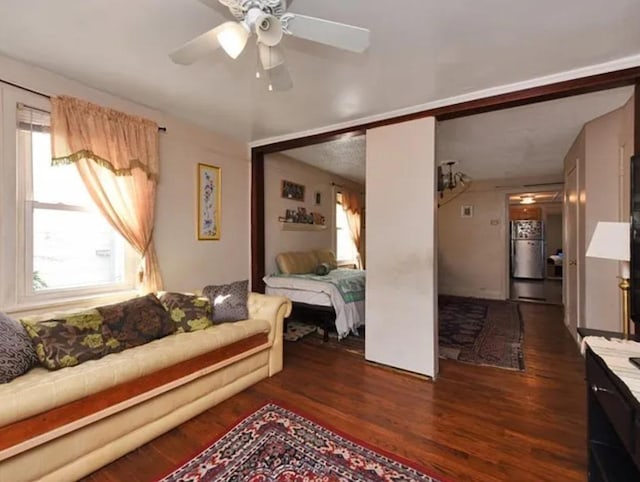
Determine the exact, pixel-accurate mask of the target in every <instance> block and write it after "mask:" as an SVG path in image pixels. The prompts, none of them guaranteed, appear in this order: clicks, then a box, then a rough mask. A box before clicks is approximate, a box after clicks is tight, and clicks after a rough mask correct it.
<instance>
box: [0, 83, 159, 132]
mask: <svg viewBox="0 0 640 482" xmlns="http://www.w3.org/2000/svg"><path fill="white" fill-rule="evenodd" d="M0 82H2V83H3V84H7V85H10V86H11V87H16V88H17V89H22V90H26V91H27V92H31V93H32V94H36V95H39V96H40V97H46V98H47V99H51V96H50V95H49V94H45V93H44V92H38V91H37V90H33V89H29V88H28V87H25V86H23V85H18V84H14V83H13V82H9V81H8V80H4V79H0ZM158 130H159V131H160V132H167V128H166V127H158Z"/></svg>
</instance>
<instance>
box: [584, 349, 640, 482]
mask: <svg viewBox="0 0 640 482" xmlns="http://www.w3.org/2000/svg"><path fill="white" fill-rule="evenodd" d="M586 368H587V369H586V372H587V408H588V414H589V415H588V416H589V421H588V449H589V469H588V470H589V476H588V480H589V481H590V482H600V481H610V482H626V481H629V482H632V481H640V403H638V400H636V398H635V397H634V396H633V394H632V393H631V392H630V391H629V389H628V388H627V386H626V385H625V384H624V383H623V382H622V380H620V378H618V377H617V376H616V375H615V374H614V373H613V372H612V371H611V370H610V369H609V368H608V367H607V365H606V364H605V363H604V361H603V360H602V359H601V358H600V357H599V356H598V355H596V354H595V353H593V352H592V351H591V350H590V349H587V354H586Z"/></svg>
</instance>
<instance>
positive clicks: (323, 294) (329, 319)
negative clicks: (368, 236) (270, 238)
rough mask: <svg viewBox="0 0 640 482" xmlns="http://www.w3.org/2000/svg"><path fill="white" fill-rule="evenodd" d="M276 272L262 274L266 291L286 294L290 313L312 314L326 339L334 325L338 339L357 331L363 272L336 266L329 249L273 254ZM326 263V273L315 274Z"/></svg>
mask: <svg viewBox="0 0 640 482" xmlns="http://www.w3.org/2000/svg"><path fill="white" fill-rule="evenodd" d="M276 263H277V265H278V269H279V273H276V274H272V275H268V276H265V277H264V282H265V285H266V292H267V294H270V295H278V296H286V297H287V298H289V299H290V300H291V301H292V303H293V306H294V313H293V316H294V317H295V316H298V317H299V318H302V319H308V318H315V319H316V320H317V321H319V322H320V323H321V326H322V328H323V329H324V338H325V340H327V339H328V332H329V329H330V328H331V327H332V326H333V325H335V328H336V331H337V333H338V339H342V338H344V337H346V336H347V335H349V333H353V334H358V328H360V327H361V326H363V325H364V321H365V318H364V306H365V298H364V294H365V278H366V277H365V272H364V271H363V270H357V269H345V268H338V267H337V266H338V264H337V262H336V259H335V255H334V254H333V252H332V251H331V250H328V249H322V250H314V251H305V252H299V253H296V252H290V253H281V254H279V255H278V256H277V257H276ZM319 265H325V266H326V267H327V268H328V269H329V270H330V271H329V272H328V273H327V274H322V275H320V274H316V270H317V269H318V266H319Z"/></svg>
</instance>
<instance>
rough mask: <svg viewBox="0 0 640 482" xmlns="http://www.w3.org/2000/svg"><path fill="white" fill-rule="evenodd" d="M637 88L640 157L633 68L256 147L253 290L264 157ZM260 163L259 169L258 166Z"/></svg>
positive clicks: (257, 279)
mask: <svg viewBox="0 0 640 482" xmlns="http://www.w3.org/2000/svg"><path fill="white" fill-rule="evenodd" d="M629 85H635V90H636V96H635V112H636V114H635V118H636V123H635V152H636V154H640V121H639V119H640V94H639V91H640V87H639V86H640V67H632V68H629V69H624V70H617V71H615V72H607V73H605V74H598V75H592V76H589V77H582V78H579V79H572V80H566V81H562V82H556V83H553V84H548V85H542V86H539V87H531V88H529V89H523V90H519V91H515V92H509V93H506V94H500V95H494V96H491V97H486V98H483V99H476V100H471V101H467V102H461V103H458V104H452V105H448V106H443V107H438V108H436V109H429V110H424V111H420V112H415V113H412V114H406V115H402V116H397V117H390V118H388V119H383V120H379V121H375V122H367V123H363V124H360V125H357V126H352V127H346V128H342V129H335V130H332V131H328V132H323V133H320V134H313V135H309V136H305V137H301V138H298V139H290V140H286V141H281V142H274V143H272V144H268V145H264V146H258V147H254V148H253V149H252V150H251V159H252V163H253V164H254V165H253V166H252V170H251V172H252V176H251V178H252V188H251V207H252V210H251V211H252V212H251V222H252V227H251V241H252V242H251V273H252V275H251V276H252V287H253V288H252V289H253V290H254V291H258V292H260V293H263V292H264V282H263V281H262V278H263V277H264V274H265V268H264V266H265V252H264V236H265V235H264V223H265V219H264V155H265V154H271V153H275V152H280V151H284V150H289V149H295V148H299V147H304V146H310V145H314V144H320V143H323V142H330V141H333V140H336V139H341V138H343V137H345V136H356V135H364V134H366V132H367V130H368V129H373V128H376V127H382V126H386V125H390V124H397V123H400V122H407V121H411V120H415V119H420V118H423V117H431V116H433V117H436V119H437V120H440V121H441V120H447V119H454V118H456V117H464V116H470V115H475V114H481V113H484V112H490V111H496V110H502V109H509V108H512V107H517V106H522V105H528V104H534V103H536V102H544V101H548V100H554V99H560V98H564V97H571V96H574V95H580V94H587V93H591V92H597V91H601V90H607V89H613V88H617V87H624V86H629ZM256 163H258V164H259V165H255V164H256Z"/></svg>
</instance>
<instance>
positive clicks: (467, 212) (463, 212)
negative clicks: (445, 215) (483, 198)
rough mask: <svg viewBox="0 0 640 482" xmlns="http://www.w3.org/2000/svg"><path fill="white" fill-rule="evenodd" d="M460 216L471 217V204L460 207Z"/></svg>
mask: <svg viewBox="0 0 640 482" xmlns="http://www.w3.org/2000/svg"><path fill="white" fill-rule="evenodd" d="M460 217H461V218H472V217H473V206H462V207H461V208H460Z"/></svg>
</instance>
